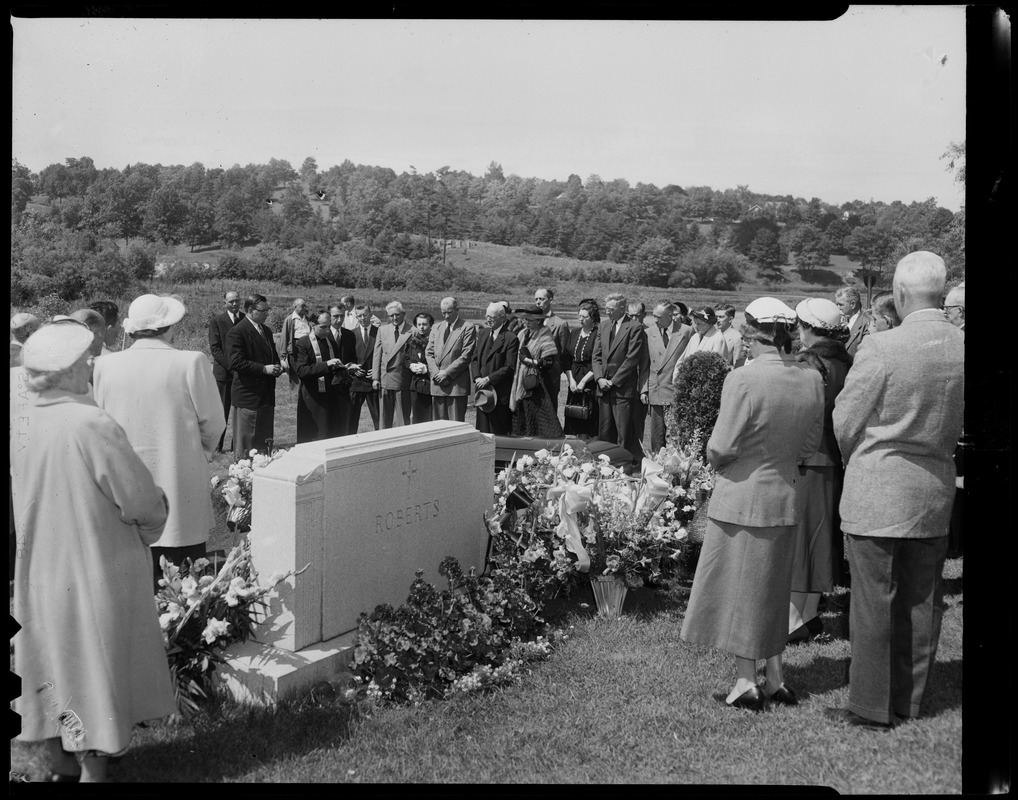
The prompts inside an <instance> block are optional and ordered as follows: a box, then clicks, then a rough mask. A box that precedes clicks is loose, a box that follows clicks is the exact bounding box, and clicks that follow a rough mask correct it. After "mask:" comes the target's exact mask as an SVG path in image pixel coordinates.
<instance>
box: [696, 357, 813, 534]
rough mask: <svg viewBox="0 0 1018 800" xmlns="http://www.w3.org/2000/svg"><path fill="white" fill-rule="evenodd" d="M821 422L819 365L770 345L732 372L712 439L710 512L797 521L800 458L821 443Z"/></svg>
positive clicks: (763, 522)
mask: <svg viewBox="0 0 1018 800" xmlns="http://www.w3.org/2000/svg"><path fill="white" fill-rule="evenodd" d="M823 430H824V385H823V379H822V378H821V377H820V373H819V372H818V371H817V370H815V369H813V368H812V367H808V366H806V365H805V364H800V363H798V362H797V361H795V359H794V357H792V356H790V355H784V354H778V353H777V352H768V353H764V354H762V355H760V356H759V357H758V358H755V359H753V361H751V362H750V363H748V364H746V365H745V366H744V367H740V368H739V369H736V370H732V371H731V372H729V373H728V376H727V377H726V378H725V384H724V388H723V389H722V390H721V411H720V413H719V414H718V420H717V423H716V424H715V425H714V432H713V433H712V434H711V437H710V440H709V441H708V442H707V458H708V459H709V460H710V463H711V464H712V465H713V466H714V468H715V469H717V479H716V480H715V482H714V492H713V493H712V494H711V498H710V505H709V506H708V508H707V516H708V517H710V518H711V519H714V520H718V521H720V522H730V523H734V524H737V525H743V526H746V527H753V528H769V527H775V526H785V525H796V524H797V523H798V522H799V517H798V508H797V504H796V492H797V490H798V482H799V462H800V461H802V460H803V459H805V458H808V457H809V456H811V455H812V454H813V453H814V452H815V451H816V449H817V447H818V446H819V445H820V438H821V436H822V434H823Z"/></svg>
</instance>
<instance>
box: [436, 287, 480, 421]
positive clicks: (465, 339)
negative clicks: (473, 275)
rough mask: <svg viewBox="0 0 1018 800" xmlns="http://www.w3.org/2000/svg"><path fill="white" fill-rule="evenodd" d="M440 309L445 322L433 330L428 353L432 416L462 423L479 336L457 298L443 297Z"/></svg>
mask: <svg viewBox="0 0 1018 800" xmlns="http://www.w3.org/2000/svg"><path fill="white" fill-rule="evenodd" d="M439 310H440V311H441V312H442V321H441V322H439V323H437V324H436V325H435V327H433V328H432V329H431V335H430V337H429V338H428V349H427V352H426V355H427V359H428V372H429V373H430V374H431V403H432V406H431V408H432V413H433V414H434V419H447V420H452V421H454V422H463V421H464V420H465V419H466V417H467V394H468V393H469V392H470V359H471V358H473V355H474V344H475V342H476V339H477V333H476V330H475V328H474V325H473V323H471V322H467V321H466V320H465V319H463V317H462V316H461V315H460V308H459V302H458V301H457V300H456V298H455V297H444V298H442V302H441V303H440V304H439Z"/></svg>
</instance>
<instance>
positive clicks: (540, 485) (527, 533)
mask: <svg viewBox="0 0 1018 800" xmlns="http://www.w3.org/2000/svg"><path fill="white" fill-rule="evenodd" d="M521 487H522V488H523V489H524V490H526V492H527V493H528V494H529V495H531V496H532V497H533V498H534V503H533V504H532V505H531V506H530V507H529V508H527V509H525V510H523V511H519V512H514V511H512V510H511V503H512V498H513V496H514V495H515V494H517V493H518V490H519V489H520V488H521ZM495 493H496V496H495V509H494V514H493V515H492V518H491V520H490V521H489V530H490V532H491V534H492V553H493V556H492V561H493V563H494V564H495V566H496V569H500V570H503V571H508V572H511V573H514V574H516V575H517V576H518V577H519V579H520V581H521V582H522V583H523V584H524V586H525V587H526V588H527V589H528V591H530V592H531V594H532V595H535V596H539V600H540V601H542V602H543V601H544V600H546V599H548V598H549V597H551V596H554V594H555V593H556V592H558V591H564V592H565V593H569V592H570V591H571V590H572V589H573V588H575V586H576V585H577V584H578V583H580V582H581V581H583V580H584V579H589V580H590V581H591V583H592V585H593V586H594V591H595V600H598V601H599V603H600V601H601V600H602V599H605V602H606V603H613V604H615V605H617V606H618V608H617V609H616V610H615V611H614V612H611V611H609V612H608V613H615V614H616V615H617V613H618V609H620V608H621V600H615V599H612V598H607V597H606V598H601V597H600V596H599V594H600V593H601V591H600V590H601V589H604V588H609V587H605V586H603V584H608V583H611V584H613V586H612V587H610V588H612V592H611V593H612V594H614V595H615V596H616V597H617V595H618V594H620V593H621V595H622V596H623V598H624V591H623V590H624V589H628V588H632V587H638V586H642V585H644V584H645V583H647V582H655V581H657V580H659V579H661V578H662V577H663V576H664V574H665V573H666V572H667V571H669V570H670V568H671V567H672V566H673V565H674V563H675V560H676V559H677V558H678V556H679V555H680V554H681V552H682V549H681V547H682V542H683V541H684V539H685V538H686V527H685V525H686V523H687V522H688V520H689V519H690V518H691V517H692V512H693V511H694V510H695V509H694V507H693V506H692V505H691V503H690V502H689V490H688V488H687V487H685V486H683V485H681V483H676V482H674V480H673V479H672V475H671V473H668V472H667V471H666V470H665V469H664V468H663V467H662V466H661V465H659V464H657V463H655V462H653V461H651V460H650V459H644V466H643V471H642V473H641V475H640V476H639V477H629V476H628V475H626V474H625V473H624V472H623V471H622V470H621V469H619V468H618V467H614V466H612V465H611V463H610V462H609V459H608V457H607V456H604V455H602V456H599V457H598V458H597V459H596V460H595V459H593V458H592V457H590V456H587V457H583V458H581V457H579V456H577V455H576V454H575V453H574V452H573V451H572V449H571V448H570V447H569V445H564V446H563V448H562V451H561V453H560V454H558V455H555V454H552V453H550V452H548V451H547V450H540V451H538V452H537V453H535V454H534V456H533V457H530V456H524V457H522V458H520V459H519V460H516V461H515V462H513V463H512V464H510V466H509V468H507V469H506V470H504V471H503V472H502V473H500V474H499V476H498V478H497V480H496V485H495Z"/></svg>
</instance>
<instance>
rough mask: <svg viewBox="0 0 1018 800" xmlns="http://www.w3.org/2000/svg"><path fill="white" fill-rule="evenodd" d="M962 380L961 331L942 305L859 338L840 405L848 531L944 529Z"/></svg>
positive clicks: (837, 429) (920, 534)
mask: <svg viewBox="0 0 1018 800" xmlns="http://www.w3.org/2000/svg"><path fill="white" fill-rule="evenodd" d="M964 387H965V337H964V334H962V332H961V331H959V330H958V329H957V328H955V327H954V326H953V325H952V324H951V323H950V322H948V321H947V320H946V319H944V315H943V313H942V312H941V311H940V310H938V309H935V308H928V309H923V310H921V311H916V312H914V313H912V314H909V315H908V316H907V317H905V319H904V320H902V323H901V325H900V326H898V327H897V328H893V329H892V330H889V331H884V332H882V333H877V334H873V335H872V336H867V337H866V338H865V339H863V342H862V345H860V347H859V351H858V352H857V354H856V357H855V362H854V363H853V365H852V368H851V369H850V370H849V371H848V377H847V378H846V379H845V387H844V388H843V389H842V390H841V394H839V395H838V399H837V401H836V402H835V406H834V434H835V436H837V438H838V445H839V447H840V448H841V455H842V457H843V458H844V460H845V463H846V470H845V488H844V491H843V493H842V495H841V506H840V509H841V527H842V529H843V530H844V531H845V532H846V533H853V534H857V535H860V536H881V537H889V538H902V539H924V538H933V537H937V536H946V535H947V532H948V522H949V520H950V517H951V504H952V503H953V502H954V489H955V486H954V481H955V466H954V450H955V447H956V446H957V444H958V438H959V436H960V435H961V428H962V420H963V415H964V411H965V392H964Z"/></svg>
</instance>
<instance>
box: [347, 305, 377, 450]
mask: <svg viewBox="0 0 1018 800" xmlns="http://www.w3.org/2000/svg"><path fill="white" fill-rule="evenodd" d="M353 312H354V315H355V317H356V319H357V327H356V328H354V329H353V336H354V341H355V343H356V348H357V365H356V367H355V368H354V369H352V370H350V371H349V373H350V377H351V381H350V422H349V427H348V431H349V432H350V433H357V429H358V428H359V427H360V424H361V406H363V405H364V403H365V402H367V404H368V413H369V414H370V415H371V424H372V425H374V427H375V430H376V431H377V430H378V390H376V389H374V388H373V387H372V385H371V367H372V362H373V361H374V358H375V338H376V337H377V335H378V328H377V327H375V326H374V325H372V324H371V308H370V307H369V306H368V305H366V304H365V303H358V304H357V306H355V307H354V310H353Z"/></svg>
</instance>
